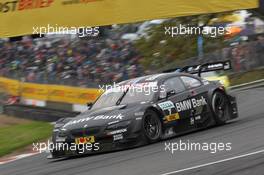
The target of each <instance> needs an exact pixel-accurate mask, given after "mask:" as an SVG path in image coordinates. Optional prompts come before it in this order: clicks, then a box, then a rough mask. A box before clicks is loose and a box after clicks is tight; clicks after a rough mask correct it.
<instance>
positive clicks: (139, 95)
mask: <svg viewBox="0 0 264 175" xmlns="http://www.w3.org/2000/svg"><path fill="white" fill-rule="evenodd" d="M139 87H140V86H137V88H134V87H133V88H131V87H129V88H126V89H125V90H124V88H112V89H109V90H107V91H105V92H104V93H103V94H102V95H101V96H100V97H99V98H98V99H97V100H96V102H95V103H94V104H93V107H92V109H98V108H105V107H111V106H115V105H118V104H130V103H137V102H148V101H151V100H152V99H153V97H154V94H155V92H157V91H158V90H157V88H155V91H154V90H153V89H152V88H150V87H151V86H145V87H144V88H142V87H140V88H139ZM146 87H148V88H146Z"/></svg>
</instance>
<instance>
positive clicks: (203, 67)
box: [163, 60, 232, 77]
mask: <svg viewBox="0 0 264 175" xmlns="http://www.w3.org/2000/svg"><path fill="white" fill-rule="evenodd" d="M230 69H232V66H231V61H230V60H227V61H219V62H212V63H205V64H199V65H192V66H185V67H183V68H174V69H169V70H165V71H163V73H170V72H185V73H189V74H198V76H199V77H200V76H201V74H202V73H203V72H211V71H218V70H230Z"/></svg>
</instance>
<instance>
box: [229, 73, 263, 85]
mask: <svg viewBox="0 0 264 175" xmlns="http://www.w3.org/2000/svg"><path fill="white" fill-rule="evenodd" d="M229 79H230V83H231V86H234V85H239V84H243V83H248V82H251V81H255V80H260V79H264V69H261V70H252V71H248V72H243V73H236V74H233V75H230V76H229Z"/></svg>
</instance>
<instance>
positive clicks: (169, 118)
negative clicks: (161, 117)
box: [165, 113, 180, 122]
mask: <svg viewBox="0 0 264 175" xmlns="http://www.w3.org/2000/svg"><path fill="white" fill-rule="evenodd" d="M165 119H166V121H168V122H170V121H175V120H179V119H180V115H179V113H175V114H171V115H167V116H165Z"/></svg>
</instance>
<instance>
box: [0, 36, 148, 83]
mask: <svg viewBox="0 0 264 175" xmlns="http://www.w3.org/2000/svg"><path fill="white" fill-rule="evenodd" d="M139 61H140V55H139V54H138V52H137V50H136V49H135V48H134V46H133V45H132V43H130V42H128V41H124V40H120V39H110V38H108V39H102V38H86V39H80V38H71V37H55V38H52V37H49V38H38V39H31V38H26V39H23V40H21V41H15V42H8V41H3V40H2V41H1V40H0V76H5V77H9V78H15V79H20V80H22V81H26V82H35V83H49V84H65V85H75V86H82V87H98V85H99V84H109V83H113V82H119V81H122V80H126V79H128V78H134V77H138V76H140V75H142V74H144V72H143V69H142V67H141V66H140V64H139Z"/></svg>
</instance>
